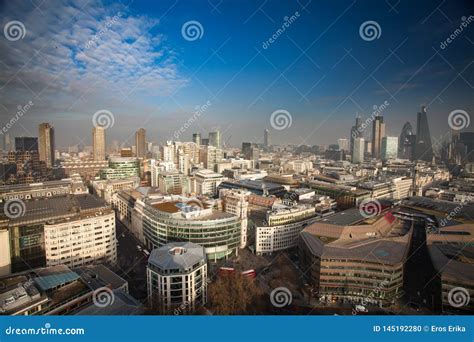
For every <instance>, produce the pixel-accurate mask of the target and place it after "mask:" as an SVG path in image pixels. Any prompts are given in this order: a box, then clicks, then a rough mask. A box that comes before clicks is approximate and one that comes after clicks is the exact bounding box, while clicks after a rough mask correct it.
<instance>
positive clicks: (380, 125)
mask: <svg viewBox="0 0 474 342" xmlns="http://www.w3.org/2000/svg"><path fill="white" fill-rule="evenodd" d="M384 136H385V123H384V122H383V116H381V115H378V116H376V117H375V119H374V122H373V126H372V158H377V159H379V158H380V151H381V146H382V138H383V137H384Z"/></svg>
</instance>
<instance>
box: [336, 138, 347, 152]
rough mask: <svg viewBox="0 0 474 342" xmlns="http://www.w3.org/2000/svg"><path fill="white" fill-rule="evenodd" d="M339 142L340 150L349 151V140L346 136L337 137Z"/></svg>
mask: <svg viewBox="0 0 474 342" xmlns="http://www.w3.org/2000/svg"><path fill="white" fill-rule="evenodd" d="M337 144H338V146H339V149H340V150H344V151H349V140H347V139H346V138H341V139H337Z"/></svg>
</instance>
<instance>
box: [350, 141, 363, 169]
mask: <svg viewBox="0 0 474 342" xmlns="http://www.w3.org/2000/svg"><path fill="white" fill-rule="evenodd" d="M364 147H365V143H364V138H355V139H354V147H353V149H352V162H353V163H354V164H355V163H363V162H364Z"/></svg>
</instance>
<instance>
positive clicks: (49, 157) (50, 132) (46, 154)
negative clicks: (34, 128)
mask: <svg viewBox="0 0 474 342" xmlns="http://www.w3.org/2000/svg"><path fill="white" fill-rule="evenodd" d="M54 148H55V147H54V127H53V126H52V125H51V124H49V123H42V124H40V125H39V127H38V150H39V157H40V160H41V161H43V162H45V163H46V166H47V167H48V168H51V167H53V165H54Z"/></svg>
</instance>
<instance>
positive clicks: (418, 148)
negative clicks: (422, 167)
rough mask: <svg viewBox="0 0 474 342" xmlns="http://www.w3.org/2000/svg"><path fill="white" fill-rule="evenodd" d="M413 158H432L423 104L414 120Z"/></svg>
mask: <svg viewBox="0 0 474 342" xmlns="http://www.w3.org/2000/svg"><path fill="white" fill-rule="evenodd" d="M415 160H424V161H427V162H431V161H432V160H433V146H432V145H431V134H430V127H429V125H428V116H427V115H426V107H425V106H422V107H421V111H420V112H419V113H418V115H417V120H416V144H415Z"/></svg>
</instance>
